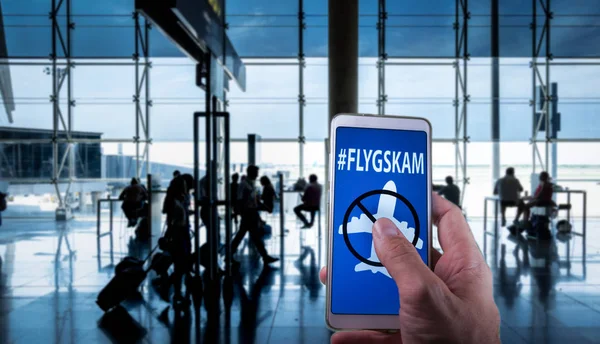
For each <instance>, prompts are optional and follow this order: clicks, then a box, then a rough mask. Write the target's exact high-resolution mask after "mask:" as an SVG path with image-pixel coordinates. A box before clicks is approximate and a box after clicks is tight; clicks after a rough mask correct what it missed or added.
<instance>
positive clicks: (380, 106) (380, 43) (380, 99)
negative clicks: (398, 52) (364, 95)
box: [377, 0, 388, 115]
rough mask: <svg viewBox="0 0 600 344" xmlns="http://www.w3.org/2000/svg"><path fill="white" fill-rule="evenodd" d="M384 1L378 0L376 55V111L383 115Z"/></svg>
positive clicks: (384, 96) (384, 99)
mask: <svg viewBox="0 0 600 344" xmlns="http://www.w3.org/2000/svg"><path fill="white" fill-rule="evenodd" d="M386 1H387V0H379V10H378V20H377V33H378V39H379V41H378V45H377V47H378V54H377V55H378V56H377V71H378V83H377V111H378V114H379V115H385V103H386V102H387V100H388V97H387V94H386V93H385V65H386V61H387V58H388V56H387V53H386V49H385V31H386V21H387V11H386V6H385V5H386Z"/></svg>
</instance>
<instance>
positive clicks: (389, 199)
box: [338, 180, 423, 278]
mask: <svg viewBox="0 0 600 344" xmlns="http://www.w3.org/2000/svg"><path fill="white" fill-rule="evenodd" d="M383 190H388V191H391V192H394V193H396V192H397V191H396V184H395V183H394V181H392V180H390V181H389V182H387V183H386V184H385V185H384V186H383ZM396 201H397V198H396V197H394V196H392V195H388V194H381V195H380V196H379V204H378V206H377V214H373V217H374V218H375V219H380V218H382V217H385V218H388V219H390V220H391V221H392V222H393V223H394V224H395V225H396V226H397V227H398V229H399V230H400V231H401V232H402V234H404V236H405V237H406V239H408V241H410V242H412V241H413V239H414V237H415V229H414V228H412V227H408V222H406V221H399V220H397V219H396V218H395V217H394V211H395V209H396ZM346 230H347V232H348V234H354V233H373V222H372V221H371V219H369V217H368V216H367V215H366V214H361V215H360V217H352V220H351V221H350V222H348V224H347V226H346ZM343 232H344V230H343V225H340V227H339V229H338V233H339V234H343ZM415 247H416V248H417V249H419V250H420V249H421V248H423V240H421V239H420V238H419V239H418V241H417V244H416V245H415ZM369 260H370V261H373V262H380V260H379V258H378V257H377V253H376V252H375V244H373V243H371V257H369ZM354 271H355V272H360V271H371V272H372V273H378V272H379V273H382V274H383V275H385V276H387V277H389V278H392V276H390V274H389V273H388V271H387V269H386V268H385V267H383V266H372V265H369V264H365V263H363V262H360V263H358V264H357V265H356V266H355V267H354Z"/></svg>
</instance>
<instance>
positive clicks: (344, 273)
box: [326, 114, 432, 330]
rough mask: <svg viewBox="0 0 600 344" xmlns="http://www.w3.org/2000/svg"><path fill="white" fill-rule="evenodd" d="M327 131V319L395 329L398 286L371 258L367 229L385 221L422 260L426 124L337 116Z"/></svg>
mask: <svg viewBox="0 0 600 344" xmlns="http://www.w3.org/2000/svg"><path fill="white" fill-rule="evenodd" d="M330 137H331V140H330V145H331V147H330V161H329V171H330V172H329V173H330V175H329V181H330V187H329V192H330V194H329V200H330V201H329V205H328V208H329V209H328V211H329V223H328V228H329V232H328V234H329V235H328V239H329V241H328V276H327V300H326V302H327V307H326V309H327V310H326V312H327V314H326V322H327V325H328V326H329V327H330V328H332V329H335V330H349V329H379V330H386V329H389V330H394V329H398V328H399V325H400V323H399V321H398V311H399V309H400V307H402V305H400V298H399V295H398V288H397V287H396V284H395V282H394V280H393V279H392V278H391V276H390V274H389V273H388V271H387V270H386V269H385V267H383V265H382V264H381V262H380V261H379V258H378V257H377V254H376V252H375V247H374V245H373V235H372V228H373V223H374V221H376V220H377V219H378V218H381V217H386V218H389V219H391V220H392V221H393V222H394V223H395V224H396V225H397V226H398V228H399V230H400V231H402V233H403V234H404V235H405V236H406V238H407V239H408V240H409V241H411V242H412V244H413V245H414V246H415V248H416V250H417V252H418V253H419V255H420V256H421V258H423V262H424V263H425V264H427V265H428V266H429V265H430V261H431V259H430V240H431V185H432V184H431V124H430V123H429V121H427V120H426V119H424V118H412V117H396V116H372V115H350V114H340V115H337V116H336V117H334V118H333V120H332V122H331V136H330Z"/></svg>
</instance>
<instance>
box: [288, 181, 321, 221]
mask: <svg viewBox="0 0 600 344" xmlns="http://www.w3.org/2000/svg"><path fill="white" fill-rule="evenodd" d="M308 179H309V181H310V183H309V184H308V186H307V187H306V189H305V190H304V194H303V195H302V204H299V205H298V206H296V207H295V208H294V213H296V216H298V218H299V219H300V221H302V223H304V227H302V228H310V227H312V226H313V223H314V220H315V212H317V211H318V210H319V208H320V205H321V192H322V188H321V184H319V183H318V182H317V176H316V175H314V174H311V175H310V177H308ZM302 211H309V212H310V223H309V222H308V221H307V220H306V217H305V216H304V215H303V214H302Z"/></svg>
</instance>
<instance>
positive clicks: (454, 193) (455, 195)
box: [438, 176, 460, 208]
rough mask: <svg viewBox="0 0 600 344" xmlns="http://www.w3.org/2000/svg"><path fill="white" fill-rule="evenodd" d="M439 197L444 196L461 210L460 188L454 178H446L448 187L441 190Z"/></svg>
mask: <svg viewBox="0 0 600 344" xmlns="http://www.w3.org/2000/svg"><path fill="white" fill-rule="evenodd" d="M438 195H440V196H444V198H446V199H447V200H448V201H450V202H452V203H454V204H456V205H457V206H458V207H459V208H460V188H459V187H458V186H457V185H456V184H454V178H452V177H451V176H448V177H446V185H445V186H443V187H441V188H440V190H439V191H438Z"/></svg>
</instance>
